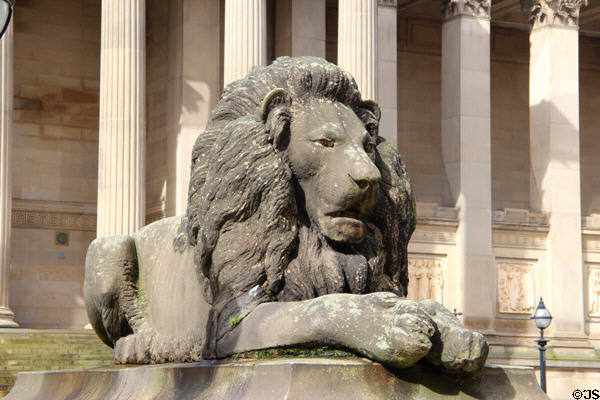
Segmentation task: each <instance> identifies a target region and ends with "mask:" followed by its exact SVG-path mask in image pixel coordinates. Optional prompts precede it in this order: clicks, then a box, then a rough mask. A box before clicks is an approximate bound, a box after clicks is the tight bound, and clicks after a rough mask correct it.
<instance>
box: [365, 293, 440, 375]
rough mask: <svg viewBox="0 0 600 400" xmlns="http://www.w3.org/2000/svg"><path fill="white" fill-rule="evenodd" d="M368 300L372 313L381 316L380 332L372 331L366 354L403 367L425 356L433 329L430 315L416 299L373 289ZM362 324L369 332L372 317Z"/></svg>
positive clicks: (370, 330) (393, 365) (388, 363)
mask: <svg viewBox="0 0 600 400" xmlns="http://www.w3.org/2000/svg"><path fill="white" fill-rule="evenodd" d="M369 296H373V297H372V300H374V302H373V306H374V308H376V309H377V310H374V311H375V313H374V315H378V316H380V317H382V318H383V320H382V321H380V323H381V328H382V329H383V332H381V333H380V334H378V335H376V342H375V343H374V346H373V349H372V350H371V353H372V354H370V355H369V357H370V358H373V359H376V360H378V361H380V362H381V363H384V364H386V365H389V366H392V367H397V368H406V367H409V366H411V365H412V364H414V363H416V362H417V361H419V360H420V359H421V358H423V357H425V356H426V355H427V354H428V353H429V350H430V348H431V340H430V337H431V336H432V335H433V334H434V332H435V325H434V323H433V321H432V320H431V317H429V315H428V314H427V313H426V312H425V310H424V309H423V307H422V306H421V305H420V304H419V303H418V302H416V301H412V300H406V299H404V298H400V297H398V296H395V295H393V294H391V293H375V294H372V295H369ZM373 319H375V318H371V321H370V322H371V323H368V324H365V326H366V327H370V328H369V332H368V335H370V336H371V337H372V336H373V334H374V333H375V332H374V329H373V325H372V324H373V323H379V321H377V322H375V321H373Z"/></svg>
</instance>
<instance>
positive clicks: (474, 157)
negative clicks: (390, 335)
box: [0, 0, 600, 398]
mask: <svg viewBox="0 0 600 400" xmlns="http://www.w3.org/2000/svg"><path fill="white" fill-rule="evenodd" d="M283 55H291V56H299V55H313V56H320V57H324V58H326V59H328V60H329V61H332V62H335V63H337V64H339V65H340V66H342V67H344V68H345V69H347V70H348V71H350V72H351V73H352V74H353V76H354V77H355V78H356V81H357V83H358V85H359V87H360V88H361V91H362V94H363V97H365V98H370V99H374V100H376V101H378V103H379V104H380V107H381V109H382V119H381V125H380V135H382V136H384V137H385V138H386V139H388V140H390V141H392V142H393V143H394V144H396V145H397V147H398V149H399V150H400V152H401V153H402V154H403V156H404V161H405V163H406V165H407V168H408V171H409V174H410V176H411V179H412V182H413V186H414V192H415V195H416V199H417V213H418V224H417V229H416V231H415V233H414V235H413V238H412V240H411V243H410V246H409V251H410V260H409V273H410V286H409V297H412V298H415V299H424V298H434V299H436V300H439V301H441V302H442V303H444V304H445V305H446V306H447V307H448V308H450V309H456V310H457V312H460V313H462V315H461V316H460V318H461V319H462V321H463V322H464V323H465V325H466V326H468V327H470V328H473V329H477V330H479V331H481V332H482V333H484V334H485V335H486V337H487V338H488V341H489V343H490V345H491V350H490V362H493V363H502V364H514V365H526V366H536V365H537V362H538V361H537V357H538V353H537V349H536V347H535V346H536V345H535V342H534V340H535V339H536V338H537V337H538V335H539V333H538V332H537V331H536V329H535V328H534V325H533V324H532V322H531V321H530V320H529V319H528V318H529V315H530V314H531V312H532V311H533V309H534V308H535V306H536V305H537V301H538V300H539V298H540V296H543V298H544V301H545V303H546V306H547V307H548V308H549V309H550V311H551V312H552V315H553V316H554V320H553V322H552V325H551V326H550V328H548V329H547V331H546V334H547V336H548V337H549V338H550V340H551V342H550V344H549V346H550V349H549V350H548V365H549V376H548V388H549V393H550V394H551V396H553V397H556V398H569V397H568V396H570V393H571V392H572V391H573V390H574V389H576V388H579V389H584V388H591V389H593V388H594V387H593V384H594V383H596V386H597V382H600V358H599V357H598V356H597V354H598V352H600V159H599V158H598V156H599V155H600V4H599V2H598V0H589V4H587V2H586V1H585V0H521V1H520V0H492V1H490V0H172V1H163V0H53V1H50V0H28V1H19V0H18V1H17V4H16V6H15V10H14V19H13V23H12V24H11V27H10V28H9V30H8V33H7V35H5V37H4V38H3V39H2V42H1V59H0V63H1V64H0V71H1V73H0V88H1V92H0V104H1V112H2V114H1V119H0V129H1V131H0V132H1V137H0V151H1V155H0V157H1V158H0V204H1V209H0V244H1V246H0V250H1V257H0V262H1V264H0V326H2V327H17V326H19V327H21V328H32V329H84V327H85V326H86V325H87V323H88V321H87V317H86V313H85V308H84V305H83V300H82V295H81V289H82V283H83V264H84V258H85V252H86V249H87V246H88V245H89V243H90V242H91V241H92V240H93V239H94V238H95V237H96V236H104V235H111V234H120V233H131V232H133V231H134V230H136V229H138V228H140V227H141V226H143V225H144V224H146V223H149V222H152V221H154V220H157V219H160V218H163V217H165V216H171V215H177V214H181V213H183V212H184V210H185V205H186V201H187V187H188V180H189V167H190V153H191V148H192V145H193V142H194V141H195V139H196V137H197V135H198V134H200V133H201V132H202V130H203V128H204V124H205V123H206V121H207V119H208V116H209V113H210V110H211V109H212V107H213V106H214V105H215V104H216V102H217V101H218V99H219V96H220V94H221V91H222V88H223V86H224V85H226V84H227V83H229V82H231V81H233V80H235V79H238V78H241V77H242V76H244V75H245V73H246V72H247V71H248V69H249V68H250V67H251V66H253V65H266V64H267V63H269V62H271V61H272V60H273V59H275V58H276V57H279V56H283ZM596 388H597V387H596Z"/></svg>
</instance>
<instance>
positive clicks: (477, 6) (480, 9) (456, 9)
mask: <svg viewBox="0 0 600 400" xmlns="http://www.w3.org/2000/svg"><path fill="white" fill-rule="evenodd" d="M490 11H491V1H490V0H442V16H443V18H444V19H448V18H452V17H455V16H457V15H470V16H473V17H488V18H489V16H490Z"/></svg>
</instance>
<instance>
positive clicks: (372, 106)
mask: <svg viewBox="0 0 600 400" xmlns="http://www.w3.org/2000/svg"><path fill="white" fill-rule="evenodd" d="M360 106H361V107H362V108H365V109H367V110H369V111H371V113H373V116H374V117H375V119H376V120H377V122H379V120H380V118H381V109H380V108H379V105H378V104H377V103H376V102H374V101H373V100H365V101H363V102H362V104H361V105H360Z"/></svg>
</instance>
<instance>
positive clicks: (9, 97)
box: [0, 22, 18, 328]
mask: <svg viewBox="0 0 600 400" xmlns="http://www.w3.org/2000/svg"><path fill="white" fill-rule="evenodd" d="M12 26H13V24H12V22H11V23H10V25H9V26H8V29H7V30H6V33H5V34H4V37H3V38H2V39H1V40H0V113H1V114H0V328H7V327H11V328H12V327H16V326H18V325H17V324H16V323H15V321H14V314H13V312H12V311H11V310H10V307H9V304H8V302H9V297H8V290H9V281H10V223H11V222H10V215H11V202H12V201H11V200H12V190H11V189H12V168H11V167H12V166H11V163H12V157H11V156H12V112H13V111H12V109H13V27H12Z"/></svg>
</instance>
